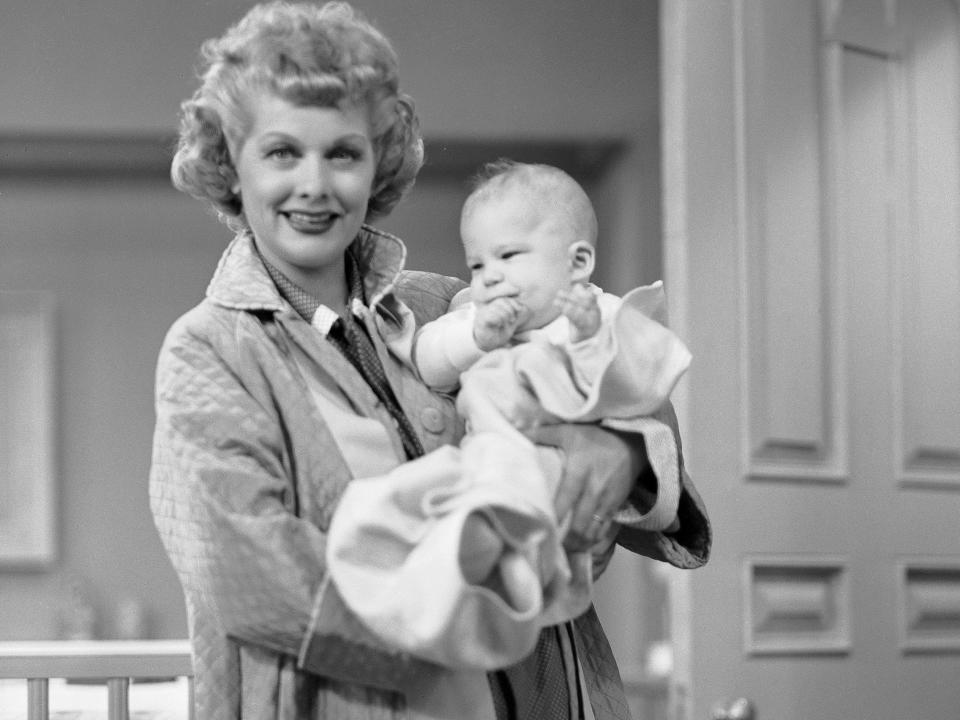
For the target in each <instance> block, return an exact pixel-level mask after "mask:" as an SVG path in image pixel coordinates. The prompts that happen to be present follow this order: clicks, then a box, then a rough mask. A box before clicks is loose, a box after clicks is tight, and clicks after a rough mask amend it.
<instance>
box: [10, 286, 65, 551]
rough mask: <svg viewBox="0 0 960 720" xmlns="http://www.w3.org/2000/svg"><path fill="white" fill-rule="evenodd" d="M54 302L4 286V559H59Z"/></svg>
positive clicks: (49, 297)
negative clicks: (56, 485) (56, 488)
mask: <svg viewBox="0 0 960 720" xmlns="http://www.w3.org/2000/svg"><path fill="white" fill-rule="evenodd" d="M55 307H56V303H55V298H54V296H53V295H52V294H51V293H44V292H7V291H0V567H27V568H33V567H39V568H42V567H45V566H48V565H50V564H51V563H52V562H53V561H54V560H55V559H56V554H57V552H56V550H57V532H56V491H55V482H56V445H55V429H56V428H55V423H56V412H55V402H56V393H55V390H54V384H55V381H56V372H55V368H56V348H55V340H56V338H55Z"/></svg>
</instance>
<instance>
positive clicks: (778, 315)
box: [661, 0, 960, 720]
mask: <svg viewBox="0 0 960 720" xmlns="http://www.w3.org/2000/svg"><path fill="white" fill-rule="evenodd" d="M661 10H662V18H661V31H662V37H661V39H662V54H663V55H662V57H663V64H662V72H663V78H662V88H663V90H662V92H663V108H664V110H663V133H664V145H663V147H664V190H665V200H664V221H665V237H664V248H665V264H666V272H665V277H666V284H667V288H668V292H669V294H670V304H671V321H672V325H674V326H675V327H676V328H678V330H679V332H680V333H681V335H682V336H683V337H684V338H685V339H686V340H687V341H688V343H689V345H690V347H691V349H692V350H693V353H694V357H695V359H694V363H693V365H692V367H691V370H690V372H689V374H688V376H687V378H686V379H685V381H684V384H683V386H682V387H681V388H680V392H679V395H678V405H679V407H678V410H679V413H680V416H681V422H682V425H683V427H682V429H683V432H684V436H685V440H686V447H685V450H686V457H687V460H688V465H689V469H690V471H691V474H692V475H693V477H694V479H695V481H696V482H697V483H698V486H699V488H700V489H701V491H702V493H703V495H704V497H705V500H706V502H707V506H708V508H709V510H710V512H711V516H712V518H713V521H714V524H715V552H714V556H713V559H712V561H711V562H710V564H709V565H708V566H707V567H706V568H704V569H702V570H697V571H694V572H691V573H679V572H678V573H674V574H673V575H672V605H671V610H672V630H673V639H674V646H675V649H676V667H675V672H674V675H673V679H672V686H671V706H670V707H671V717H673V718H683V719H686V718H690V719H691V720H694V719H697V720H706V718H709V717H712V716H713V714H714V711H713V707H714V705H715V704H716V703H718V702H720V701H722V700H724V699H727V700H729V699H733V698H736V697H746V698H749V699H751V700H752V701H753V702H754V703H755V705H756V709H757V717H758V718H760V720H855V719H858V718H864V719H866V718H869V719H870V720H885V719H889V720H894V719H896V720H924V719H927V718H929V719H930V720H945V719H946V718H957V717H958V713H960V109H958V93H960V70H958V68H960V13H958V7H957V4H956V3H955V2H953V1H952V0H909V2H908V1H905V0H901V1H900V2H898V1H897V0H822V2H817V1H816V0H710V2H704V1H703V0H689V1H687V0H664V1H663V2H662V3H661ZM718 716H723V713H722V712H721V713H718Z"/></svg>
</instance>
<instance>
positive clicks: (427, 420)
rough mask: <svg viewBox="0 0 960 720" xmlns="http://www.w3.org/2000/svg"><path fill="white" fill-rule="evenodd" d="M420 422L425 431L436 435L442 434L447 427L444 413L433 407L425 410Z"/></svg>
mask: <svg viewBox="0 0 960 720" xmlns="http://www.w3.org/2000/svg"><path fill="white" fill-rule="evenodd" d="M420 422H421V423H422V424H423V427H424V429H425V430H427V431H428V432H432V433H434V434H439V433H442V432H443V429H444V428H445V427H446V425H447V424H446V422H445V421H444V419H443V413H441V412H440V411H439V410H437V409H436V408H432V407H428V408H424V410H423V412H421V413H420Z"/></svg>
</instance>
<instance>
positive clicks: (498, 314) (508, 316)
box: [473, 297, 522, 352]
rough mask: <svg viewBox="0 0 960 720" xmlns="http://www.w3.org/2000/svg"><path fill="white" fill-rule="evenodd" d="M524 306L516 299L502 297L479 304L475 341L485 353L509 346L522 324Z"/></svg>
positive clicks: (475, 324) (474, 327) (475, 323)
mask: <svg viewBox="0 0 960 720" xmlns="http://www.w3.org/2000/svg"><path fill="white" fill-rule="evenodd" d="M521 309H522V306H521V305H520V303H519V302H518V301H517V300H515V299H514V298H508V297H501V298H496V299H494V300H491V301H490V302H488V303H484V304H479V303H478V304H477V310H476V317H475V319H474V322H473V339H474V340H475V341H476V343H477V347H479V348H480V349H481V350H483V351H484V352H489V351H490V350H496V349H497V348H498V347H503V346H504V345H506V344H507V342H508V341H509V340H510V338H512V337H513V333H514V331H516V329H517V326H518V325H519V324H520V311H521Z"/></svg>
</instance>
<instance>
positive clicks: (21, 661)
mask: <svg viewBox="0 0 960 720" xmlns="http://www.w3.org/2000/svg"><path fill="white" fill-rule="evenodd" d="M192 676H193V667H192V664H191V660H190V645H189V642H188V641H187V640H91V641H87V640H69V641H35V642H33V641H32V642H0V678H3V679H8V678H14V679H24V678H25V679H26V680H27V718H28V720H49V717H50V710H49V680H50V678H66V679H68V680H71V679H72V680H80V679H83V680H103V681H105V682H106V685H107V717H108V719H109V720H129V717H130V701H129V691H130V680H131V678H171V677H188V678H190V680H189V693H188V694H189V698H188V709H187V717H189V718H190V720H193V679H192Z"/></svg>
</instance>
